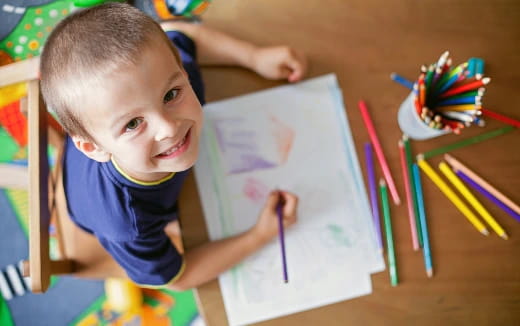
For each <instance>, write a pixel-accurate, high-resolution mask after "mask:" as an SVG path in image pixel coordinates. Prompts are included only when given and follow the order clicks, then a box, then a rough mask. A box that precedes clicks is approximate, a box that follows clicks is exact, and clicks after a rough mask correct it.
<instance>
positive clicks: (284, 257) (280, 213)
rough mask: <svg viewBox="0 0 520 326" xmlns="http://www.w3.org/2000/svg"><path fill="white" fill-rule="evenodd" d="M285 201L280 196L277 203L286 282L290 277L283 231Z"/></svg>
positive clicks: (284, 279)
mask: <svg viewBox="0 0 520 326" xmlns="http://www.w3.org/2000/svg"><path fill="white" fill-rule="evenodd" d="M282 210H283V201H282V199H281V198H280V199H279V201H278V204H277V205H276V213H277V214H278V235H279V237H280V248H281V250H282V267H283V281H284V282H285V283H288V282H289V277H288V276H287V258H286V255H285V235H284V232H283V212H282Z"/></svg>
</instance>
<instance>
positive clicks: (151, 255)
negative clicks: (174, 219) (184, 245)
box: [99, 233, 184, 287]
mask: <svg viewBox="0 0 520 326" xmlns="http://www.w3.org/2000/svg"><path fill="white" fill-rule="evenodd" d="M99 241H100V242H101V244H102V245H103V247H105V248H106V249H107V251H108V252H110V254H111V255H112V257H113V258H114V259H115V260H116V261H117V262H118V263H119V264H120V265H121V266H122V267H123V268H124V269H125V271H126V273H127V275H128V277H130V279H131V280H132V281H134V282H135V283H137V284H139V285H141V286H144V287H161V286H164V285H167V284H169V283H172V282H174V281H175V280H177V279H178V278H179V277H180V276H181V275H182V272H183V271H184V260H183V257H182V255H181V254H179V252H178V251H177V250H176V249H175V247H174V246H173V245H172V243H171V240H170V238H169V237H168V236H167V235H166V234H165V233H164V234H161V235H158V236H155V237H150V236H146V237H139V238H136V239H134V240H132V241H110V240H107V239H105V238H99Z"/></svg>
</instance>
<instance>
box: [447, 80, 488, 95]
mask: <svg viewBox="0 0 520 326" xmlns="http://www.w3.org/2000/svg"><path fill="white" fill-rule="evenodd" d="M490 81H491V78H489V77H486V78H482V79H480V80H475V81H473V82H471V83H467V84H464V85H461V86H459V87H454V88H450V89H449V90H447V91H446V92H444V93H442V94H441V96H440V98H445V97H448V96H452V95H455V94H460V93H464V92H466V91H469V90H473V89H477V88H479V87H482V86H484V85H486V84H489V82H490Z"/></svg>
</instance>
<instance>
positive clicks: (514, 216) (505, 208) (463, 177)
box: [455, 170, 520, 222]
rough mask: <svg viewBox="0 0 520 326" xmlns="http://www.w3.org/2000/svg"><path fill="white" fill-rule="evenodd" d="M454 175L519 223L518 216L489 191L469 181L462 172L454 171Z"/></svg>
mask: <svg viewBox="0 0 520 326" xmlns="http://www.w3.org/2000/svg"><path fill="white" fill-rule="evenodd" d="M455 173H456V174H457V175H458V176H459V178H461V179H462V180H463V181H464V182H466V183H467V184H468V185H469V186H470V187H472V188H473V189H475V190H476V191H478V192H479V193H481V194H482V195H484V197H486V198H487V199H489V200H491V201H492V202H493V203H494V204H495V205H497V206H498V207H500V208H501V209H502V210H503V211H504V212H506V213H507V214H509V215H511V216H512V217H513V218H515V219H516V220H517V221H518V222H520V214H518V213H517V212H515V211H513V210H512V209H511V208H509V206H507V205H506V204H504V203H503V202H502V201H501V200H500V199H498V198H497V197H495V196H493V194H491V193H490V192H489V191H487V190H486V189H484V188H483V187H482V186H480V185H479V184H478V183H476V182H475V181H473V179H471V178H470V177H469V176H467V175H466V174H465V173H464V172H462V171H460V170H456V171H455Z"/></svg>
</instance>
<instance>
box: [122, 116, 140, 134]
mask: <svg viewBox="0 0 520 326" xmlns="http://www.w3.org/2000/svg"><path fill="white" fill-rule="evenodd" d="M142 122H143V118H134V119H132V120H130V122H128V123H127V124H126V126H125V131H126V132H128V131H132V130H134V129H137V127H139V125H140V124H141V123H142Z"/></svg>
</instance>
